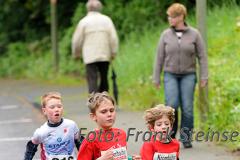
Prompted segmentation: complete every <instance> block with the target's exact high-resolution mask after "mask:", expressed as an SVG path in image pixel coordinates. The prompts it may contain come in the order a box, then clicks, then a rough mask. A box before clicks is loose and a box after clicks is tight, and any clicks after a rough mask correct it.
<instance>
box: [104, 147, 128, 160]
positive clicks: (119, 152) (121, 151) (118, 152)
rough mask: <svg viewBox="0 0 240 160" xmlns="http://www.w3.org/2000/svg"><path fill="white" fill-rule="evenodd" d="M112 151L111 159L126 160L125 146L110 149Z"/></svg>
mask: <svg viewBox="0 0 240 160" xmlns="http://www.w3.org/2000/svg"><path fill="white" fill-rule="evenodd" d="M112 151H113V160H127V159H128V158H127V149H126V147H120V148H115V149H112ZM104 152H105V151H102V152H101V154H104Z"/></svg>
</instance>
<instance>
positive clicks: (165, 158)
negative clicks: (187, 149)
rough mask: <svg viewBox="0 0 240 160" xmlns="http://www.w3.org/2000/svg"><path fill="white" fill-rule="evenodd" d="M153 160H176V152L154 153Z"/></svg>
mask: <svg viewBox="0 0 240 160" xmlns="http://www.w3.org/2000/svg"><path fill="white" fill-rule="evenodd" d="M153 160H177V153H176V152H174V153H157V152H155V153H154V157H153Z"/></svg>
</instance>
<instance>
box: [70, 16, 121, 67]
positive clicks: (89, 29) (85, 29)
mask: <svg viewBox="0 0 240 160" xmlns="http://www.w3.org/2000/svg"><path fill="white" fill-rule="evenodd" d="M117 50H118V37H117V32H116V30H115V27H114V24H113V22H112V20H111V19H110V18H109V17H108V16H105V15H103V14H101V13H99V12H89V13H88V14H87V16H85V17H84V18H83V19H82V20H80V22H79V23H78V26H77V28H76V30H75V32H74V34H73V38H72V55H73V57H74V58H76V57H80V56H83V61H84V63H85V64H89V63H94V62H102V61H110V59H111V57H112V56H115V54H116V53H117Z"/></svg>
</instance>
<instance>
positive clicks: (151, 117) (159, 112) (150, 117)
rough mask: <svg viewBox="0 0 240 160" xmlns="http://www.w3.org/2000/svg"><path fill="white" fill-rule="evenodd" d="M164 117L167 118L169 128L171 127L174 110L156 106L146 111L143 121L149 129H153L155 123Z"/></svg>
mask: <svg viewBox="0 0 240 160" xmlns="http://www.w3.org/2000/svg"><path fill="white" fill-rule="evenodd" d="M164 115H166V116H167V117H168V118H169V120H170V123H171V126H173V123H174V121H175V110H174V109H173V108H172V107H169V106H165V105H163V104H158V105H156V106H155V107H153V108H151V109H148V110H146V111H145V115H144V119H145V121H146V123H147V125H148V126H149V128H153V127H154V123H155V121H156V120H158V119H160V118H162V117H163V116H164Z"/></svg>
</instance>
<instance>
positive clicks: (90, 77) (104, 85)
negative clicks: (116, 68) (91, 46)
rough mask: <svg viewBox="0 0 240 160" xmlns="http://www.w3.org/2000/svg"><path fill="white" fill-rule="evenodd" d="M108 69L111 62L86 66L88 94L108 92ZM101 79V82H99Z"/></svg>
mask: <svg viewBox="0 0 240 160" xmlns="http://www.w3.org/2000/svg"><path fill="white" fill-rule="evenodd" d="M108 68H109V62H95V63H90V64H87V65H86V72H87V82H88V93H92V92H103V91H108ZM99 79H100V82H98V81H99ZM98 83H99V85H98Z"/></svg>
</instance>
